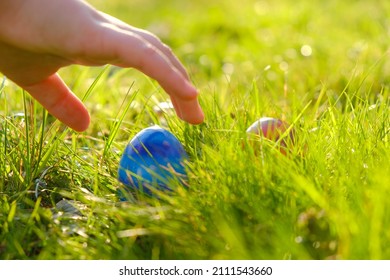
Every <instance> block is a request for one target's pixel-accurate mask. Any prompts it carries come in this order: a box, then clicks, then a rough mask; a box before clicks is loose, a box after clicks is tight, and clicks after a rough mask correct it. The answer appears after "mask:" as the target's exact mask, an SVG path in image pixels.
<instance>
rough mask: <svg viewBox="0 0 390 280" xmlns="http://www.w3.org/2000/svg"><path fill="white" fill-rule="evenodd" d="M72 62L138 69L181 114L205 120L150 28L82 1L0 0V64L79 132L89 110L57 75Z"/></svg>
mask: <svg viewBox="0 0 390 280" xmlns="http://www.w3.org/2000/svg"><path fill="white" fill-rule="evenodd" d="M71 64H79V65H85V66H99V65H105V64H111V65H115V66H120V67H131V68H135V69H138V70H139V71H141V72H143V73H144V74H146V75H148V76H150V77H151V78H153V79H155V80H156V81H157V82H158V83H159V84H160V85H161V87H162V88H163V89H164V90H165V92H167V93H168V94H169V96H170V98H171V101H172V103H173V105H174V107H175V110H176V113H177V115H178V116H179V117H180V118H181V119H182V120H184V121H186V122H188V123H191V124H199V123H202V122H203V119H204V114H203V112H202V109H201V107H200V105H199V102H198V91H197V89H196V88H195V87H194V86H193V85H192V83H191V82H190V80H189V77H188V74H187V72H186V70H185V68H184V67H183V65H182V64H181V62H180V61H179V60H178V59H177V58H176V56H175V55H174V54H173V53H172V51H171V49H170V48H169V47H167V46H166V45H165V44H163V43H162V42H161V41H160V40H159V39H158V38H157V37H156V36H155V35H153V34H151V33H149V32H147V31H145V30H142V29H138V28H135V27H133V26H130V25H128V24H126V23H124V22H122V21H120V20H118V19H116V18H114V17H112V16H110V15H107V14H105V13H102V12H100V11H97V10H96V9H95V8H93V7H92V6H91V5H89V4H87V3H86V2H84V1H82V0H0V71H1V72H2V73H3V74H4V75H5V76H6V77H7V78H8V79H10V80H12V81H13V82H15V83H16V84H17V85H18V86H20V87H21V88H23V89H25V90H26V91H27V92H28V93H29V94H30V95H31V96H32V97H33V98H35V99H36V100H37V101H38V102H39V103H41V104H42V106H43V107H45V108H46V110H47V111H48V112H49V113H50V114H52V115H53V116H55V117H56V118H58V119H59V120H60V121H61V122H63V123H64V124H66V125H67V126H69V127H71V128H72V129H74V130H76V131H84V130H86V129H87V128H88V125H89V123H90V116H89V113H88V111H87V109H86V107H85V106H84V104H83V103H82V102H81V101H80V100H79V99H78V98H77V97H76V95H75V94H73V93H72V91H71V90H70V89H69V88H68V87H67V85H66V84H65V83H64V82H63V80H62V79H61V77H60V76H59V75H58V74H57V71H58V70H59V69H60V68H62V67H65V66H68V65H71Z"/></svg>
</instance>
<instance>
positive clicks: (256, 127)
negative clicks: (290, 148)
mask: <svg viewBox="0 0 390 280" xmlns="http://www.w3.org/2000/svg"><path fill="white" fill-rule="evenodd" d="M288 128H289V125H288V124H287V123H285V122H284V121H282V120H279V119H276V118H270V117H263V118H260V119H258V120H257V121H255V122H254V123H253V124H252V125H251V126H249V127H248V129H247V130H246V132H247V134H248V136H253V135H255V136H258V137H264V138H266V139H268V140H271V141H273V142H277V141H279V138H280V137H281V136H282V135H283V134H284V133H285V132H286V130H287V129H288ZM293 140H294V134H293V131H292V130H291V131H290V133H289V134H288V135H286V136H285V137H284V138H283V139H281V141H280V151H281V152H282V153H283V154H286V151H287V144H288V142H289V141H293Z"/></svg>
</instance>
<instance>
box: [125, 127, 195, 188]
mask: <svg viewBox="0 0 390 280" xmlns="http://www.w3.org/2000/svg"><path fill="white" fill-rule="evenodd" d="M186 160H188V155H187V153H186V151H185V150H184V147H183V145H182V144H181V143H180V141H179V140H178V139H177V138H176V137H175V136H174V135H173V134H172V133H171V132H169V131H167V130H165V129H163V128H161V127H160V126H158V125H154V126H151V127H148V128H145V129H143V130H141V131H140V132H139V133H137V134H136V135H135V136H134V138H133V139H132V140H131V141H130V142H129V144H128V145H127V146H126V148H125V151H124V153H123V155H122V157H121V159H120V162H119V169H118V179H119V181H120V182H122V183H123V184H124V185H126V186H127V187H129V188H130V189H134V190H140V191H141V192H143V193H146V194H148V195H153V190H155V189H156V190H160V191H172V186H174V185H177V184H176V182H175V181H179V182H181V183H182V184H183V185H184V184H185V181H186V179H187V173H186V170H185V165H184V164H185V161H186Z"/></svg>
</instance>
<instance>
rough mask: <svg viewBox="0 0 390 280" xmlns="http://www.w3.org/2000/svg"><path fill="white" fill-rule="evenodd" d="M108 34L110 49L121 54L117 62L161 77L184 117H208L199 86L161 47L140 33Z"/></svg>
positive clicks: (159, 80) (195, 119)
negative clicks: (183, 72) (190, 79)
mask: <svg viewBox="0 0 390 280" xmlns="http://www.w3.org/2000/svg"><path fill="white" fill-rule="evenodd" d="M105 35H106V39H105V42H107V44H111V45H109V46H108V49H109V50H110V49H112V50H113V52H114V53H115V54H116V56H117V57H116V58H115V59H114V62H113V64H115V65H117V66H121V67H134V68H136V69H138V70H140V71H141V72H143V73H145V74H146V75H148V76H150V77H152V78H154V79H155V80H157V81H158V83H159V84H160V85H161V86H162V88H163V89H164V90H165V91H166V92H167V93H168V94H169V95H170V96H171V98H173V99H174V100H175V103H176V107H175V108H176V109H177V110H179V111H180V113H179V116H180V117H181V118H182V119H183V120H185V121H187V122H189V123H193V124H197V123H199V120H200V119H203V118H204V115H203V112H202V109H201V108H200V106H199V103H198V102H197V97H198V92H197V90H196V88H195V87H194V86H193V85H192V84H191V83H190V81H189V80H187V79H186V78H185V77H183V74H182V73H181V72H180V71H179V70H178V69H177V68H176V67H174V66H173V65H172V63H171V62H170V61H169V59H167V58H166V56H165V55H164V54H163V53H162V52H161V51H160V50H159V49H157V48H156V47H154V46H153V45H152V44H150V43H149V42H148V41H145V40H144V39H143V38H142V37H140V36H138V35H137V34H135V33H129V32H128V31H122V30H121V31H118V32H112V30H111V32H107V33H106V34H105ZM191 106H193V107H191Z"/></svg>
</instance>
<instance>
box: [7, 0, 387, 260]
mask: <svg viewBox="0 0 390 280" xmlns="http://www.w3.org/2000/svg"><path fill="white" fill-rule="evenodd" d="M91 3H93V4H96V6H97V7H99V8H101V9H103V10H104V11H106V12H108V13H111V14H113V15H115V16H117V17H119V18H121V19H122V20H125V21H127V22H129V23H131V24H133V25H135V26H138V27H141V28H146V29H149V30H151V31H153V32H155V33H156V34H157V35H159V36H160V37H161V38H162V39H163V40H164V41H165V42H166V43H168V44H169V45H170V46H171V47H172V48H173V50H174V51H175V53H176V54H177V55H178V56H179V58H180V59H181V60H182V61H183V62H184V63H185V65H186V67H187V68H188V69H189V71H190V75H191V78H192V80H193V82H194V83H195V84H196V85H197V87H198V88H199V89H200V91H201V97H200V99H201V103H202V106H203V108H204V111H205V113H206V121H205V123H204V124H202V125H199V126H190V125H187V124H185V123H183V122H181V121H180V120H178V119H177V117H176V116H174V115H170V114H166V115H164V116H162V117H159V116H158V115H157V114H156V113H155V112H154V111H153V106H155V105H156V104H158V102H161V101H165V100H166V99H167V96H166V95H165V93H163V92H162V90H161V89H160V88H159V87H158V86H157V84H156V83H155V82H154V81H151V80H150V79H148V78H146V77H145V76H143V75H141V74H139V73H137V72H136V71H134V70H131V69H130V70H129V69H123V70H120V69H117V68H114V67H108V68H86V67H79V66H72V67H69V68H66V69H63V70H61V75H62V76H63V78H64V79H65V81H66V82H67V83H68V84H69V85H70V86H71V88H72V89H73V90H74V92H76V94H77V95H78V96H80V98H85V104H86V105H87V106H88V108H89V110H90V112H91V115H92V124H91V126H90V128H89V129H88V130H87V131H86V132H85V133H81V134H78V133H75V132H73V131H71V130H69V129H67V128H66V127H64V126H63V125H61V124H60V123H59V122H58V121H56V120H54V119H53V118H52V117H51V116H49V115H48V114H46V113H45V111H43V110H42V108H41V107H40V106H39V105H38V104H37V103H36V102H35V101H33V100H31V98H30V97H29V96H28V94H27V93H23V92H22V91H21V90H20V89H19V88H18V87H16V86H15V85H13V84H12V83H11V82H8V81H7V82H4V84H3V85H2V86H0V142H1V144H0V258H1V259H389V258H390V249H389V248H390V230H389V229H390V212H389V211H390V202H389V199H388V198H389V195H390V175H389V174H390V109H389V105H390V104H389V92H390V58H389V53H388V49H389V44H390V21H389V19H388V15H389V14H390V4H389V3H390V2H389V1H387V0H383V1H368V0H361V1H352V0H351V1H336V0H330V1H320V0H316V1H290V0H283V1H253V0H241V1H236V2H232V1H203V0H201V1H192V2H191V1H156V0H147V1H145V0H143V1H130V2H129V1H119V0H118V1H99V0H94V1H91ZM133 11H137V12H133ZM303 46H306V49H308V47H307V46H309V47H310V48H309V49H311V51H312V52H311V54H310V53H309V55H308V53H306V56H305V55H303V54H305V52H304V50H302V47H303ZM262 116H271V117H277V118H281V119H284V120H285V121H287V122H288V123H290V124H291V128H293V129H294V130H295V132H296V134H295V135H296V139H295V143H294V145H292V146H291V150H290V152H289V154H288V155H287V156H283V155H281V154H280V152H279V151H277V149H276V148H275V144H274V143H270V142H267V141H259V142H258V143H256V144H255V146H256V147H261V150H260V151H259V150H258V148H252V146H251V145H246V144H248V141H247V140H246V134H245V130H246V128H247V127H248V126H249V125H250V124H251V123H252V122H254V121H255V120H256V119H258V118H260V117H262ZM155 123H156V124H160V125H162V126H164V127H166V128H167V129H169V130H170V131H172V132H173V133H174V134H175V135H176V136H177V137H178V139H180V141H181V142H182V143H183V145H184V147H185V149H186V150H187V152H188V154H189V155H190V158H191V160H190V162H189V164H188V173H189V181H188V183H189V186H190V187H189V188H188V189H184V188H182V187H180V186H177V191H176V192H175V193H174V194H173V195H171V196H163V197H162V198H161V199H159V200H158V199H153V198H148V197H145V196H142V195H139V194H135V195H134V197H133V198H131V199H130V201H129V202H127V203H121V202H119V199H118V197H117V190H118V188H120V187H121V184H120V183H119V182H118V181H117V179H116V176H117V168H118V162H119V159H120V156H121V153H122V151H123V149H124V147H125V146H126V144H127V143H128V141H129V140H130V139H131V138H132V137H133V136H134V135H135V134H136V133H137V132H138V131H140V130H141V129H143V128H145V127H147V126H149V125H151V124H155ZM37 179H38V180H37ZM37 184H39V188H38V194H39V196H38V198H36V196H35V189H36V186H37ZM62 199H67V200H74V201H75V202H77V205H78V207H79V211H80V212H81V215H71V214H69V213H66V212H63V211H53V210H52V209H53V208H55V205H56V203H57V202H59V201H60V200H62Z"/></svg>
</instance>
